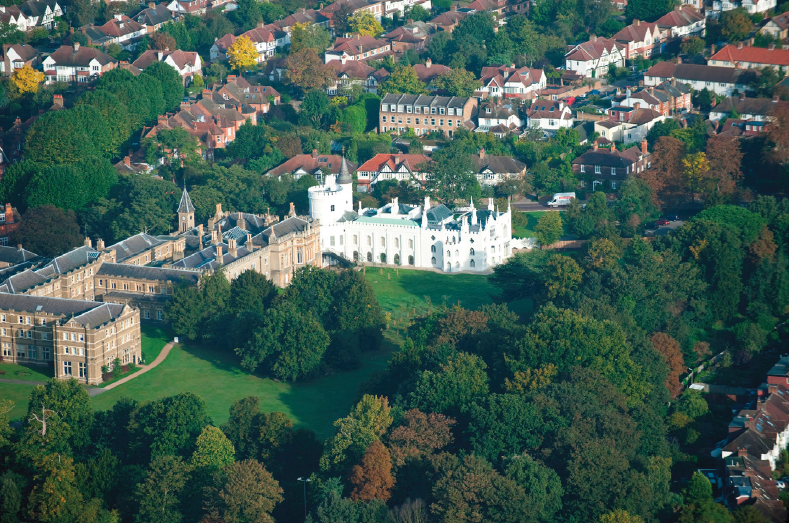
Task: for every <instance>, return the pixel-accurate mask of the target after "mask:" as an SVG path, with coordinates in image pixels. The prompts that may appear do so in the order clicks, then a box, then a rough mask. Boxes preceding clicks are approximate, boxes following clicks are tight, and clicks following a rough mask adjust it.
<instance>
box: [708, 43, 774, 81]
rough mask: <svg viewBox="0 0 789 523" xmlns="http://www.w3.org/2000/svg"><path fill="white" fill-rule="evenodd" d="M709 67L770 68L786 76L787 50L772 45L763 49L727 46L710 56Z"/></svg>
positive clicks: (740, 45)
mask: <svg viewBox="0 0 789 523" xmlns="http://www.w3.org/2000/svg"><path fill="white" fill-rule="evenodd" d="M709 65H713V66H719V67H736V68H738V69H758V68H761V67H772V68H773V69H775V70H776V71H778V72H779V73H781V74H786V72H787V68H788V67H789V50H785V49H776V48H775V46H774V45H773V44H770V47H768V48H767V49H765V48H763V47H751V46H747V45H743V43H742V42H740V43H739V44H737V45H727V46H726V47H724V48H723V49H721V50H720V51H718V52H717V53H715V54H714V55H712V56H711V57H710V60H709Z"/></svg>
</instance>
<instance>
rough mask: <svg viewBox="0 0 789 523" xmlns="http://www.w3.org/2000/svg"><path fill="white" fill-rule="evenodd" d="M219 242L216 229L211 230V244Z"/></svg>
mask: <svg viewBox="0 0 789 523" xmlns="http://www.w3.org/2000/svg"><path fill="white" fill-rule="evenodd" d="M217 243H219V235H218V234H217V233H216V229H214V230H212V231H211V245H216V244H217Z"/></svg>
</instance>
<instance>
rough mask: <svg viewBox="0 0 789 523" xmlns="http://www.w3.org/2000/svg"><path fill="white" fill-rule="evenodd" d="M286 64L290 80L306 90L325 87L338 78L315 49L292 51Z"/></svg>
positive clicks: (286, 75)
mask: <svg viewBox="0 0 789 523" xmlns="http://www.w3.org/2000/svg"><path fill="white" fill-rule="evenodd" d="M286 65H287V67H288V70H287V71H286V72H285V77H286V78H287V79H288V82H290V83H291V84H292V85H294V86H297V87H299V88H300V89H301V90H302V91H304V92H309V91H313V90H316V89H325V88H326V87H328V86H329V85H332V84H333V83H334V82H335V81H336V80H337V76H336V75H335V73H334V70H333V69H332V68H331V67H329V66H328V65H326V64H325V63H324V62H323V60H322V59H321V57H320V56H319V55H318V53H317V51H315V49H310V48H307V49H302V50H301V51H297V52H295V53H290V55H288V59H287V61H286Z"/></svg>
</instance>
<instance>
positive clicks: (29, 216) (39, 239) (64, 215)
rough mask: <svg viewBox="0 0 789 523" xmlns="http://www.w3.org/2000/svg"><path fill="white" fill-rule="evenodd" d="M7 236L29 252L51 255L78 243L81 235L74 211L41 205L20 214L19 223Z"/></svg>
mask: <svg viewBox="0 0 789 523" xmlns="http://www.w3.org/2000/svg"><path fill="white" fill-rule="evenodd" d="M11 239H12V242H13V243H14V244H20V245H22V246H23V247H24V248H25V249H28V250H29V251H31V252H35V253H36V254H40V255H42V256H47V257H54V256H58V255H60V254H63V253H64V252H68V251H70V250H71V249H73V248H75V247H78V246H80V245H82V240H83V236H82V234H80V230H79V225H77V217H76V215H75V214H74V211H63V210H60V209H58V208H57V207H55V206H53V205H44V206H43V207H34V208H32V209H28V210H27V212H25V214H24V215H22V223H21V224H20V225H19V228H18V229H17V230H15V231H14V232H13V233H11Z"/></svg>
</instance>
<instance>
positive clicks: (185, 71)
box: [132, 49, 203, 87]
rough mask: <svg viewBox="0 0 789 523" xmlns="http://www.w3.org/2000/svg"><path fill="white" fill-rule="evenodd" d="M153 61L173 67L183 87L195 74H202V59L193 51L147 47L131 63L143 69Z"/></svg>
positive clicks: (189, 82) (190, 81) (187, 84)
mask: <svg viewBox="0 0 789 523" xmlns="http://www.w3.org/2000/svg"><path fill="white" fill-rule="evenodd" d="M154 62H164V63H166V64H167V65H169V66H170V67H172V68H173V69H175V70H176V72H177V73H178V75H179V76H180V77H181V78H182V79H183V82H184V87H187V86H189V84H191V83H192V80H194V76H195V75H196V74H199V75H202V70H203V61H202V60H201V59H200V55H199V54H197V53H196V52H194V51H181V50H180V49H177V50H175V51H169V50H165V51H159V50H155V49H148V50H147V51H145V52H144V53H143V54H141V55H140V57H139V58H137V60H135V61H134V63H133V64H132V65H133V66H134V67H137V68H138V69H140V70H141V71H144V70H145V69H146V68H147V67H148V66H150V65H151V64H152V63H154Z"/></svg>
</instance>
